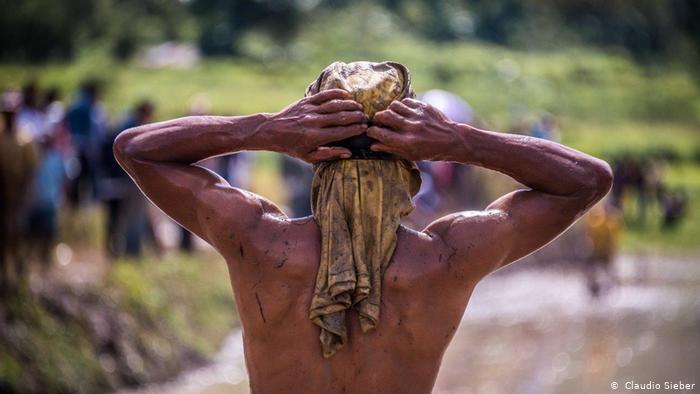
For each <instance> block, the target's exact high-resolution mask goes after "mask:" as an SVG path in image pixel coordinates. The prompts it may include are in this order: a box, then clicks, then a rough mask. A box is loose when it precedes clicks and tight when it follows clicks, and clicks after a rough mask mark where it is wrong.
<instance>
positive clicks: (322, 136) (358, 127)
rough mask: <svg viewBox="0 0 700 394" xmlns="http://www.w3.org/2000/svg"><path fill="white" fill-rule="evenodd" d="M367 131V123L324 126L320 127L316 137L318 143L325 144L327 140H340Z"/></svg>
mask: <svg viewBox="0 0 700 394" xmlns="http://www.w3.org/2000/svg"><path fill="white" fill-rule="evenodd" d="M366 131H367V125H366V124H363V123H356V124H352V125H349V126H336V127H324V128H322V129H321V131H320V132H319V134H318V135H317V136H316V138H318V140H316V141H318V145H325V144H327V143H329V142H334V141H340V140H344V139H346V138H350V137H353V136H356V135H360V134H362V133H364V132H366Z"/></svg>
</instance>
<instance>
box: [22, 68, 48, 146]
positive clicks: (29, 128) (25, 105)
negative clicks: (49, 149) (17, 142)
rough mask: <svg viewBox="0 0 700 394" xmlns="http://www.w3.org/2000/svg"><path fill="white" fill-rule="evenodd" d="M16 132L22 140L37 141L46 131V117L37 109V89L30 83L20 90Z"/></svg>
mask: <svg viewBox="0 0 700 394" xmlns="http://www.w3.org/2000/svg"><path fill="white" fill-rule="evenodd" d="M16 122H17V126H16V127H17V130H18V132H19V133H20V134H21V136H22V137H21V138H23V139H30V140H34V139H38V138H39V137H41V136H42V135H44V134H45V133H46V131H47V122H46V115H45V114H44V111H42V110H41V108H39V98H38V92H37V87H36V84H35V83H34V82H30V83H28V84H27V85H25V86H24V87H23V88H22V106H21V107H20V109H19V112H17V120H16Z"/></svg>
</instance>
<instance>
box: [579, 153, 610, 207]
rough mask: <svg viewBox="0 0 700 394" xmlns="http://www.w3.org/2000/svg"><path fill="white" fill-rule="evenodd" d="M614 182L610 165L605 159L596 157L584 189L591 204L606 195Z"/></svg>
mask: <svg viewBox="0 0 700 394" xmlns="http://www.w3.org/2000/svg"><path fill="white" fill-rule="evenodd" d="M612 183H613V172H612V169H611V168H610V165H609V164H608V163H606V162H605V161H603V160H600V159H594V160H593V161H592V162H591V165H590V168H589V170H588V174H587V176H586V182H585V186H584V187H583V189H584V190H585V194H586V196H587V199H588V200H589V204H594V203H596V202H598V201H599V200H600V199H602V198H603V197H605V195H606V194H608V192H609V191H610V188H611V187H612Z"/></svg>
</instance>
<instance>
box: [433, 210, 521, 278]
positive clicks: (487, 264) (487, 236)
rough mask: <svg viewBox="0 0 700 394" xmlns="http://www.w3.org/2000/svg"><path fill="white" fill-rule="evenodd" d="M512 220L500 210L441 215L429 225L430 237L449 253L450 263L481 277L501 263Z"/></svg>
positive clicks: (510, 232)
mask: <svg viewBox="0 0 700 394" xmlns="http://www.w3.org/2000/svg"><path fill="white" fill-rule="evenodd" d="M510 227H511V220H510V219H509V216H508V214H507V213H506V212H504V211H502V210H499V209H487V210H483V211H463V212H457V213H453V214H450V215H447V216H444V217H442V218H440V219H438V220H436V221H435V222H433V223H431V224H429V225H428V226H427V227H426V228H425V230H423V232H424V233H426V234H429V235H430V236H431V237H433V238H434V239H435V240H437V241H438V242H440V243H442V244H444V247H445V248H446V249H447V250H449V251H450V254H449V259H450V261H449V263H450V264H456V265H458V266H460V267H461V268H462V269H466V270H469V271H473V270H478V271H479V272H481V274H482V275H486V274H488V273H489V272H491V271H493V269H494V267H496V266H498V264H499V263H500V261H501V260H502V257H503V254H504V253H505V252H504V251H505V250H507V245H506V244H505V243H506V241H507V238H508V236H507V235H508V234H512V231H510Z"/></svg>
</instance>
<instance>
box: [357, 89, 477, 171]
mask: <svg viewBox="0 0 700 394" xmlns="http://www.w3.org/2000/svg"><path fill="white" fill-rule="evenodd" d="M374 123H375V125H374V126H372V127H370V128H368V129H367V135H368V136H370V137H372V138H374V139H376V140H377V141H378V142H377V143H375V144H373V145H372V147H371V149H372V150H374V151H380V152H388V153H392V154H394V155H397V156H399V157H402V158H404V159H407V160H414V161H415V160H445V161H448V160H454V159H453V158H454V157H464V154H463V153H461V152H460V153H461V154H460V153H457V152H454V151H455V149H459V148H461V147H463V146H464V145H463V144H462V143H460V142H461V141H459V139H460V135H459V133H456V132H455V125H456V124H455V123H454V122H451V121H450V120H449V119H447V118H446V117H445V115H444V114H443V113H442V112H440V110H438V109H437V108H435V107H433V106H431V105H428V104H426V103H423V102H421V101H418V100H414V99H410V98H407V99H404V100H402V101H394V102H393V103H391V105H389V108H387V109H386V110H384V111H381V112H378V113H377V114H376V115H374Z"/></svg>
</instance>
